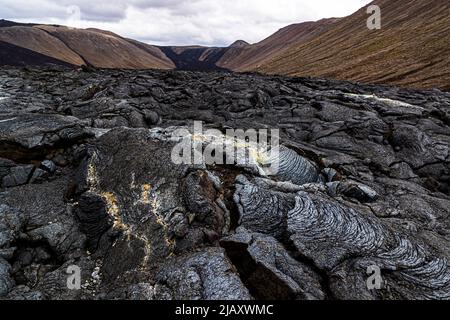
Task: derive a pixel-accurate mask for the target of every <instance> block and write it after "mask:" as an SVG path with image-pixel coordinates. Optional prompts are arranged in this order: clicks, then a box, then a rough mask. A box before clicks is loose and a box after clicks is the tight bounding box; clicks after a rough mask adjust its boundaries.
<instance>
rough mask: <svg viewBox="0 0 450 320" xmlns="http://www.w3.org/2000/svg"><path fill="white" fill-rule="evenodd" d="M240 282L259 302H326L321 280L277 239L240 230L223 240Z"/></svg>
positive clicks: (222, 242)
mask: <svg viewBox="0 0 450 320" xmlns="http://www.w3.org/2000/svg"><path fill="white" fill-rule="evenodd" d="M221 244H222V246H224V247H225V249H226V251H227V254H228V255H229V256H230V257H231V259H232V261H233V263H235V264H236V265H237V266H239V270H240V273H241V278H242V279H243V281H244V283H246V284H247V287H249V288H251V290H250V291H251V293H252V294H253V295H254V296H256V297H258V298H260V299H266V300H267V299H272V300H273V299H283V300H286V299H302V300H317V299H324V298H325V293H324V292H323V289H322V284H321V281H320V277H319V276H318V275H317V274H316V273H315V272H314V271H313V270H312V269H311V267H309V266H308V265H306V264H304V263H301V262H299V261H297V260H295V259H294V258H293V257H291V256H290V255H289V253H288V251H287V250H286V249H285V248H284V247H283V245H282V244H281V243H279V242H278V241H277V240H276V239H274V238H272V237H270V236H266V235H264V234H259V233H249V232H248V231H247V230H245V229H244V228H239V229H238V230H237V231H236V234H235V235H233V236H230V237H227V238H224V239H222V240H221Z"/></svg>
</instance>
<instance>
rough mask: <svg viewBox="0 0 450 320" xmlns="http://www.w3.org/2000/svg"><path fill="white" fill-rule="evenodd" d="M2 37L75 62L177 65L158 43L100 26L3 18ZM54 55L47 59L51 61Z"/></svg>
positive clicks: (116, 65)
mask: <svg viewBox="0 0 450 320" xmlns="http://www.w3.org/2000/svg"><path fill="white" fill-rule="evenodd" d="M0 41H2V42H4V43H8V44H11V45H14V46H16V47H19V48H23V49H27V50H29V52H35V53H38V54H40V55H42V56H46V57H48V58H51V59H54V60H57V61H62V62H64V63H67V64H70V65H74V66H81V65H91V66H94V67H98V68H127V69H150V68H154V69H171V68H174V67H175V65H174V64H173V62H172V61H171V60H169V59H168V58H167V57H166V56H165V55H164V54H163V53H162V52H161V51H160V50H159V49H158V48H156V47H153V46H150V45H147V44H143V43H138V42H137V41H134V40H128V39H124V38H122V37H120V36H118V35H116V34H114V33H112V32H109V31H103V30H98V29H75V28H68V27H63V26H53V25H35V24H17V23H14V22H11V21H6V20H2V21H1V22H0ZM22 54H25V51H22ZM51 59H44V60H46V61H47V60H48V61H52V60H51ZM22 60H23V59H22ZM31 60H32V61H35V63H38V61H40V59H35V58H32V59H30V61H31ZM2 61H3V62H2V63H3V64H10V65H15V64H17V61H15V60H14V59H13V60H10V61H7V59H5V57H3V58H2ZM23 61H26V59H25V60H23ZM42 61H43V60H42Z"/></svg>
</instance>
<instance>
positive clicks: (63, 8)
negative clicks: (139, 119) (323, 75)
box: [0, 0, 370, 46]
mask: <svg viewBox="0 0 450 320" xmlns="http://www.w3.org/2000/svg"><path fill="white" fill-rule="evenodd" d="M369 2H370V0H342V1H338V0H128V1H125V0H0V18H3V19H9V20H14V21H20V22H36V23H51V24H62V25H68V26H72V27H79V28H88V27H95V28H101V29H106V30H110V31H113V32H116V33H118V34H120V35H122V36H125V37H130V38H133V39H137V40H141V41H144V42H147V43H151V44H158V45H166V44H170V45H189V44H200V45H218V46H224V45H229V44H231V43H232V42H234V41H235V40H238V39H243V40H246V41H248V42H250V43H254V42H258V41H260V40H262V39H264V38H266V37H267V36H269V35H271V34H272V33H274V32H275V31H277V30H278V29H280V28H282V27H284V26H286V25H289V24H292V23H298V22H303V21H311V20H319V19H321V18H329V17H342V16H346V15H349V14H351V13H353V12H355V11H356V10H358V9H359V8H361V7H363V6H364V5H366V4H368V3H369Z"/></svg>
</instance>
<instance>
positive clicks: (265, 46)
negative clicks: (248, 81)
mask: <svg viewBox="0 0 450 320" xmlns="http://www.w3.org/2000/svg"><path fill="white" fill-rule="evenodd" d="M337 21H338V19H323V20H320V21H316V22H303V23H298V24H293V25H290V26H287V27H285V28H283V29H280V30H279V31H277V32H276V33H274V34H273V35H271V36H270V37H268V38H266V39H264V40H263V41H261V42H259V43H256V44H253V45H249V46H232V47H230V50H228V51H227V52H226V53H225V54H224V56H223V57H222V59H220V61H218V65H219V66H221V67H223V68H227V69H231V70H235V71H246V70H251V69H254V68H257V67H259V66H260V65H261V64H262V63H264V62H265V61H266V60H268V59H270V58H272V57H273V56H275V55H278V54H280V53H282V52H284V51H286V50H288V49H289V48H291V47H292V46H294V45H296V44H299V43H303V42H305V41H307V40H309V39H311V38H313V37H314V36H316V35H318V34H321V33H323V32H325V31H327V30H329V29H330V28H332V27H333V25H335V23H336V22H337Z"/></svg>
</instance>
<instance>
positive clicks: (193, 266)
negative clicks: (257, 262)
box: [156, 249, 251, 300]
mask: <svg viewBox="0 0 450 320" xmlns="http://www.w3.org/2000/svg"><path fill="white" fill-rule="evenodd" d="M156 279H157V281H159V282H160V283H164V284H165V285H166V286H167V287H169V288H170V290H171V292H172V298H174V299H181V300H186V299H188V300H200V299H206V300H248V299H251V296H250V294H249V292H248V290H247V288H246V287H245V286H244V285H243V284H242V282H241V280H240V279H239V277H238V275H237V274H236V272H235V271H234V270H233V266H232V265H231V263H230V262H229V260H228V259H227V257H226V256H225V254H224V252H223V250H222V249H208V250H205V251H204V252H199V253H195V254H191V255H188V256H186V257H180V258H176V259H169V260H167V261H166V263H165V264H164V266H163V267H162V268H161V270H160V271H159V272H158V273H157V274H156Z"/></svg>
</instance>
